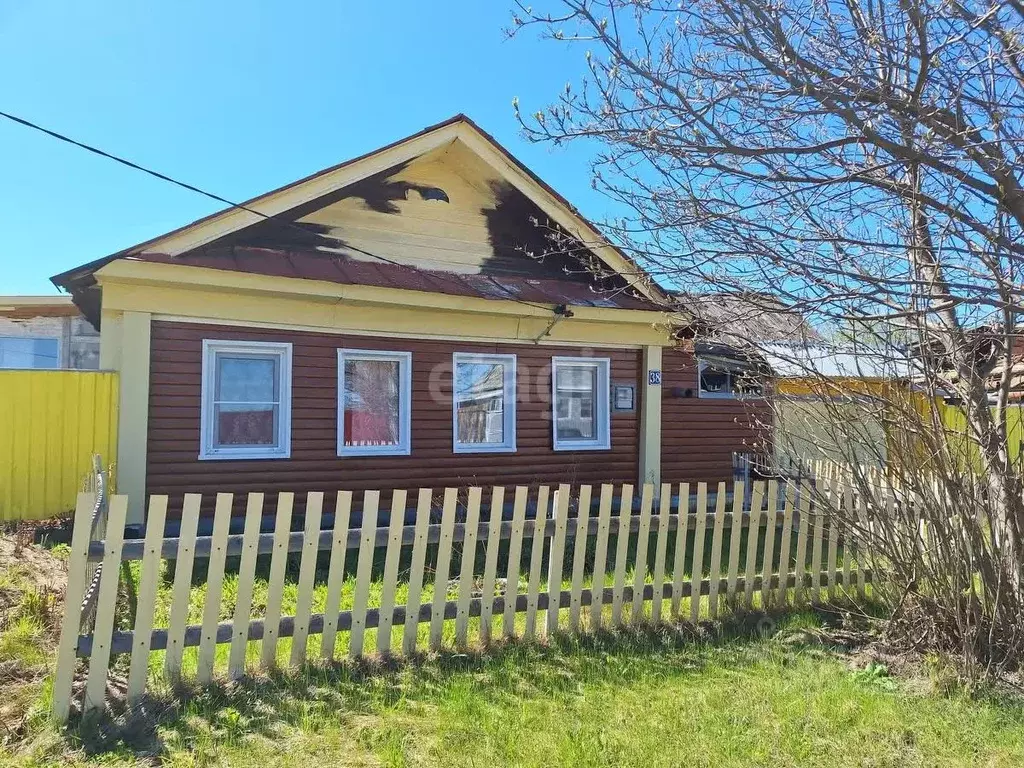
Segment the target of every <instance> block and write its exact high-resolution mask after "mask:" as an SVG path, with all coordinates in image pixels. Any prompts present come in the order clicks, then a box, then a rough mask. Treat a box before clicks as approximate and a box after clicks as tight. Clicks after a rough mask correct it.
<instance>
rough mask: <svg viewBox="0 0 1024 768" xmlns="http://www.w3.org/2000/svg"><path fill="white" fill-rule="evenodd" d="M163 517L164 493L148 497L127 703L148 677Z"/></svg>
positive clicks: (142, 691)
mask: <svg viewBox="0 0 1024 768" xmlns="http://www.w3.org/2000/svg"><path fill="white" fill-rule="evenodd" d="M166 517H167V496H165V495H157V494H154V495H152V496H150V497H149V513H148V514H147V516H146V540H145V541H146V556H145V557H144V558H143V559H142V568H141V569H140V570H139V595H138V600H137V602H136V606H137V608H136V612H135V642H134V643H133V644H132V660H131V664H130V666H129V668H128V701H129V702H135V701H137V700H138V699H139V698H141V697H142V695H143V694H145V692H146V678H147V677H148V676H149V635H150V632H151V631H152V629H153V618H154V617H153V611H154V610H155V609H156V593H157V587H158V586H159V584H160V542H161V541H163V538H164V522H165V520H166ZM246 618H248V617H246Z"/></svg>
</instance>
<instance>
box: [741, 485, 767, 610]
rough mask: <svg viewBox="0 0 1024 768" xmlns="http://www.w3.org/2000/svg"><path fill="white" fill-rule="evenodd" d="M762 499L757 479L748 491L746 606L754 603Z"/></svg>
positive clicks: (760, 486) (762, 488)
mask: <svg viewBox="0 0 1024 768" xmlns="http://www.w3.org/2000/svg"><path fill="white" fill-rule="evenodd" d="M763 501H764V481H761V480H757V481H755V482H754V485H753V486H752V487H751V491H750V525H749V527H748V528H747V560H746V578H745V579H744V582H743V585H744V586H743V602H744V604H745V605H746V606H747V608H752V607H753V605H754V574H755V573H756V572H757V544H758V536H759V535H760V533H761V504H762V503H763Z"/></svg>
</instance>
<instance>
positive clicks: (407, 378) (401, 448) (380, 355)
mask: <svg viewBox="0 0 1024 768" xmlns="http://www.w3.org/2000/svg"><path fill="white" fill-rule="evenodd" d="M346 360H384V361H391V362H397V363H398V445H345V362H346ZM337 383H338V392H337V405H338V423H337V430H338V445H337V448H338V456H340V457H353V456H363V457H366V456H409V455H410V454H411V453H412V352H401V351H392V350H387V349H349V348H340V349H338V373H337Z"/></svg>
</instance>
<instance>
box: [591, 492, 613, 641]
mask: <svg viewBox="0 0 1024 768" xmlns="http://www.w3.org/2000/svg"><path fill="white" fill-rule="evenodd" d="M613 494H614V488H613V486H611V485H608V484H607V483H605V484H603V485H602V486H601V501H600V506H599V507H598V512H597V543H596V545H595V547H594V575H593V579H592V582H593V585H594V589H598V588H599V587H604V582H605V579H606V578H607V575H608V539H609V538H610V536H611V527H612V519H611V516H612V496H613ZM603 614H604V590H603V589H600V591H598V592H597V593H596V599H595V600H594V601H593V602H592V603H591V604H590V626H591V628H593V629H599V628H600V627H601V624H602V622H603V621H604V615H603Z"/></svg>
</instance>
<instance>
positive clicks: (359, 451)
mask: <svg viewBox="0 0 1024 768" xmlns="http://www.w3.org/2000/svg"><path fill="white" fill-rule="evenodd" d="M411 454H412V450H411V449H409V448H407V447H405V446H398V447H396V448H359V447H354V446H353V447H351V448H339V449H338V457H339V458H342V459H349V458H372V457H374V456H409V455H411Z"/></svg>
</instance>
